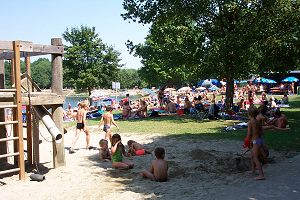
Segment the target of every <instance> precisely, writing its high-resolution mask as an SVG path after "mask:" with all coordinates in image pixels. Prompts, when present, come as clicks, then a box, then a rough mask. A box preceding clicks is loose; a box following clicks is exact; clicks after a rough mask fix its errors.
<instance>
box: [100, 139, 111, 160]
mask: <svg viewBox="0 0 300 200" xmlns="http://www.w3.org/2000/svg"><path fill="white" fill-rule="evenodd" d="M99 146H100V149H99V157H100V160H101V161H108V160H110V159H111V156H110V152H109V149H108V141H107V140H105V139H101V140H100V141H99Z"/></svg>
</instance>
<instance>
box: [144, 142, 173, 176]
mask: <svg viewBox="0 0 300 200" xmlns="http://www.w3.org/2000/svg"><path fill="white" fill-rule="evenodd" d="M154 153H155V157H156V159H155V160H153V161H152V163H151V167H150V170H149V171H148V170H145V171H143V172H142V173H141V176H143V177H144V178H149V179H151V180H153V181H159V182H164V181H167V180H168V162H167V161H166V160H164V158H165V149H164V148H161V147H157V148H156V149H155V150H154Z"/></svg>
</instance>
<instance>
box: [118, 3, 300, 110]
mask: <svg viewBox="0 0 300 200" xmlns="http://www.w3.org/2000/svg"><path fill="white" fill-rule="evenodd" d="M123 7H124V9H125V10H126V13H124V14H122V16H123V18H124V19H126V20H133V21H138V22H139V23H144V24H147V23H151V25H152V26H151V30H150V34H149V35H148V37H147V40H146V42H145V44H138V45H134V44H132V43H128V46H129V48H130V49H131V51H133V52H135V54H136V55H137V56H141V57H142V59H143V60H142V61H143V64H144V67H143V68H142V71H141V76H142V77H143V78H144V79H146V80H147V81H148V82H150V83H152V84H153V83H154V82H156V83H157V84H162V83H164V82H165V83H168V82H169V81H173V82H179V83H183V82H191V81H192V79H194V81H198V80H195V79H196V78H197V77H198V78H204V77H205V78H211V77H216V78H225V79H226V81H227V83H228V84H227V91H228V92H227V93H226V97H227V99H228V100H229V102H227V103H228V105H229V104H232V95H233V79H245V78H248V77H249V76H250V75H254V74H255V75H259V74H262V73H263V72H264V73H265V72H274V71H275V72H286V71H287V70H291V69H294V68H295V66H296V65H297V64H298V63H299V55H300V48H299V46H300V40H299V35H300V34H299V31H300V28H299V27H300V15H299V13H300V10H299V9H300V1H290V0H289V1H287V0H277V1H260V0H238V1H237V0H228V1H223V0H185V1H182V0H174V1H169V0H157V1H152V0H124V1H123ZM147 74H148V77H147ZM149 77H150V78H149Z"/></svg>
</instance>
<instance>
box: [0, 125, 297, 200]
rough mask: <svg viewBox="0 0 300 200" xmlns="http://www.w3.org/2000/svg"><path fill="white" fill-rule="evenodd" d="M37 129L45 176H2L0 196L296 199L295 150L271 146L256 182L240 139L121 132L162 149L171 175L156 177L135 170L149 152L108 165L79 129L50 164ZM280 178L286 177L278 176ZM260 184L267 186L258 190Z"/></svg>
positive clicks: (94, 137)
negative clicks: (122, 166) (123, 164)
mask: <svg viewBox="0 0 300 200" xmlns="http://www.w3.org/2000/svg"><path fill="white" fill-rule="evenodd" d="M90 128H91V132H92V134H91V145H92V146H94V147H98V141H99V140H100V139H101V138H104V133H103V132H102V131H99V130H98V129H97V127H90ZM41 130H42V131H41V134H42V135H43V137H41V139H42V140H43V142H42V144H41V145H40V151H41V152H40V160H41V164H40V165H39V170H40V173H41V174H43V175H45V178H46V179H45V180H44V181H42V182H36V181H31V180H30V178H29V176H30V174H32V173H31V172H28V173H26V181H25V182H22V181H19V180H18V175H13V176H9V177H5V178H2V179H0V193H1V196H0V199H1V200H2V199H9V200H14V199H16V200H19V199H20V198H22V200H26V199H34V200H35V199H51V200H52V199H57V200H59V199H63V200H66V199H85V200H86V199H106V200H110V199H172V200H177V199H297V198H298V197H299V198H298V199H300V196H299V194H300V193H299V192H300V191H299V188H300V180H299V178H298V175H300V173H299V169H298V168H299V164H300V156H295V157H293V158H289V159H287V158H286V156H287V154H286V153H283V152H275V151H272V150H271V157H272V160H273V163H272V164H269V165H268V167H267V168H265V172H266V177H267V179H266V180H264V181H259V182H258V181H254V180H253V176H252V175H250V174H249V173H248V172H247V169H248V168H247V166H248V165H245V164H247V162H248V161H249V160H248V159H247V157H248V156H249V154H246V156H245V157H246V158H245V159H240V156H238V155H237V154H238V153H240V152H241V150H242V148H241V145H242V143H241V142H240V141H229V140H225V141H217V140H210V141H198V140H196V139H195V138H193V137H191V138H190V139H188V140H186V139H185V140H183V139H181V138H180V137H177V138H176V137H162V136H160V135H159V134H148V135H147V134H146V135H145V134H143V135H139V134H132V133H131V134H126V133H125V134H124V133H122V134H121V136H122V140H123V143H124V144H126V142H127V140H129V139H134V140H136V141H138V142H140V143H142V144H144V145H145V147H146V149H148V150H151V151H152V150H154V149H155V147H158V146H161V147H164V148H165V149H166V160H168V162H169V175H170V179H169V181H168V182H164V183H159V182H153V181H150V180H147V179H143V178H142V177H140V176H139V172H141V171H142V170H144V169H147V168H149V164H150V162H151V160H152V159H154V155H152V154H148V155H145V156H138V157H133V158H131V159H130V160H131V161H132V162H134V164H135V167H134V168H133V169H132V170H129V171H124V170H116V169H112V168H111V163H110V162H101V161H100V160H99V159H98V150H97V149H96V148H95V149H92V150H86V149H84V147H85V136H84V135H81V137H80V138H79V140H78V142H77V143H76V148H77V149H76V153H74V154H69V153H68V150H67V149H66V151H65V155H66V166H65V167H59V168H56V169H54V168H53V163H52V144H51V143H50V142H47V140H49V139H50V135H49V133H48V132H47V131H45V129H44V128H41ZM74 134H75V128H69V129H68V133H66V134H65V146H66V148H67V147H69V146H70V144H71V141H72V139H73V137H74ZM237 160H238V161H237ZM287 166H288V169H287V170H286V171H285V170H284V169H285V168H287ZM291 166H292V167H291ZM284 173H287V174H288V177H287V176H284ZM282 179H284V180H285V181H280V180H282ZM265 185H266V186H267V187H268V191H264V190H263V191H261V190H262V189H261V188H264V187H262V186H265ZM289 195H290V196H289ZM283 196H284V198H282V197H283ZM288 197H291V198H288Z"/></svg>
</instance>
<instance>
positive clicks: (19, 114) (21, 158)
mask: <svg viewBox="0 0 300 200" xmlns="http://www.w3.org/2000/svg"><path fill="white" fill-rule="evenodd" d="M13 48H14V53H15V55H14V62H15V69H16V70H15V87H16V89H17V92H16V102H15V103H16V104H17V105H18V109H17V112H15V118H14V119H16V120H18V121H19V123H18V124H17V125H16V126H15V129H14V130H15V132H16V136H17V137H19V140H18V152H19V153H20V154H19V156H18V158H19V159H18V164H19V168H20V173H19V179H20V180H22V181H24V180H25V162H24V144H23V124H22V109H21V107H22V97H21V76H20V74H21V63H20V43H19V42H13Z"/></svg>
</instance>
